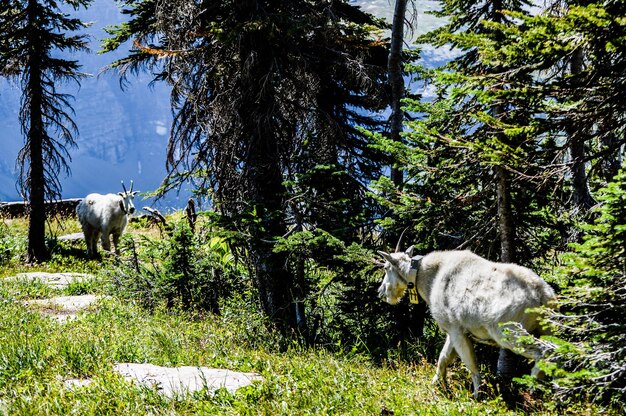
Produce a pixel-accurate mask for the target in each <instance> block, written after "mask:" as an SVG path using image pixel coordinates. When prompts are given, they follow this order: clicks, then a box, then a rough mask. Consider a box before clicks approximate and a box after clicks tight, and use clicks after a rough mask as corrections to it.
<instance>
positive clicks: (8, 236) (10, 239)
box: [0, 224, 28, 266]
mask: <svg viewBox="0 0 626 416" xmlns="http://www.w3.org/2000/svg"><path fill="white" fill-rule="evenodd" d="M27 242H28V241H27V239H26V237H25V236H23V235H20V234H16V233H14V232H11V230H9V227H8V226H7V225H6V224H0V266H5V265H7V264H8V263H10V262H11V261H17V260H19V258H20V257H21V256H22V255H23V254H25V253H26V246H27Z"/></svg>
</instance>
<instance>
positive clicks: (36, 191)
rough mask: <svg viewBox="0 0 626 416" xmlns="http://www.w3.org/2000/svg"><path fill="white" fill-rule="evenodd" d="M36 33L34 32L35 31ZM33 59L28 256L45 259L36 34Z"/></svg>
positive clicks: (32, 7)
mask: <svg viewBox="0 0 626 416" xmlns="http://www.w3.org/2000/svg"><path fill="white" fill-rule="evenodd" d="M35 3H36V2H33V1H30V2H29V6H28V13H29V18H30V22H31V24H32V25H33V26H34V25H36V24H37V23H36V19H35V7H36V6H37V5H36V4H35ZM31 35H32V33H31ZM29 44H30V50H29V58H28V59H29V62H28V85H27V88H28V91H26V92H25V93H24V94H26V95H28V96H29V98H30V102H29V103H28V106H29V108H28V109H27V111H28V112H29V126H28V132H27V133H26V145H25V147H24V150H26V152H25V153H23V157H25V158H27V160H28V173H27V175H28V178H27V179H26V188H27V189H28V194H29V202H30V204H29V205H30V216H29V226H28V260H29V261H37V262H41V261H45V260H47V259H48V250H47V248H46V210H45V176H44V162H43V140H44V136H45V134H46V132H45V129H44V124H43V115H42V113H43V102H42V95H41V94H42V91H41V89H42V73H41V63H40V55H41V54H43V53H44V52H43V51H41V50H40V45H39V40H38V39H37V38H35V37H33V36H31V37H30V38H29Z"/></svg>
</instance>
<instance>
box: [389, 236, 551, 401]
mask: <svg viewBox="0 0 626 416" xmlns="http://www.w3.org/2000/svg"><path fill="white" fill-rule="evenodd" d="M412 253H413V248H412V247H411V248H410V249H409V250H408V251H407V252H405V253H402V252H400V253H391V254H389V253H385V252H382V251H379V254H380V255H381V256H382V257H383V258H384V259H385V260H386V262H385V265H384V267H385V278H384V279H383V282H382V284H381V285H380V288H379V289H378V292H379V295H380V296H381V298H383V299H384V300H385V301H386V302H388V303H390V304H392V305H393V304H396V303H398V302H399V301H400V299H401V298H402V296H403V295H404V293H405V291H406V288H407V277H408V276H409V271H410V268H411V256H412ZM416 287H417V291H418V292H419V294H420V296H421V297H422V298H423V299H424V300H425V301H426V303H427V304H428V305H429V307H430V311H431V314H432V316H433V318H434V319H435V321H436V322H437V324H438V325H439V326H440V327H441V329H442V330H443V331H445V332H446V334H447V337H446V341H445V344H444V346H443V349H442V350H441V353H440V355H439V360H438V362H437V371H436V374H435V377H434V378H433V382H437V381H439V380H441V381H442V382H443V383H445V377H446V368H447V366H448V365H449V364H450V362H451V361H452V360H453V359H454V358H455V357H456V356H457V355H458V356H459V357H460V358H461V360H462V361H463V363H464V364H465V365H466V366H467V368H468V369H469V371H470V373H471V374H472V381H473V385H474V396H475V397H477V396H478V391H479V387H480V382H481V379H480V374H479V372H478V365H477V364H476V358H475V355H474V348H473V345H472V343H471V340H470V336H471V337H472V338H474V339H476V340H478V341H481V342H485V343H491V344H493V343H495V344H497V345H499V346H501V347H503V348H507V349H509V350H511V351H513V352H515V353H517V354H520V355H522V356H524V357H526V358H528V359H530V360H533V361H535V362H536V361H538V360H539V359H540V358H541V357H542V355H543V353H544V351H545V348H544V347H543V344H541V343H539V342H533V341H532V338H526V337H524V338H523V339H522V338H520V337H522V336H528V335H529V333H540V332H541V328H540V327H539V323H538V316H537V313H535V312H532V311H528V309H529V308H536V307H539V306H543V305H546V304H548V303H549V302H550V301H551V300H552V299H554V290H552V288H551V287H550V286H549V285H548V284H547V283H546V282H545V281H544V280H543V279H541V278H540V277H539V276H537V275H536V274H535V273H534V272H533V271H532V270H530V269H528V268H526V267H522V266H518V265H516V264H504V263H494V262H491V261H489V260H486V259H484V258H482V257H480V256H478V255H476V254H474V253H472V252H470V251H436V252H432V253H430V254H428V255H426V256H424V257H423V258H422V259H421V261H420V262H419V266H418V270H417V279H416ZM538 372H539V369H538V368H537V367H535V368H534V369H533V374H534V375H537V373H538Z"/></svg>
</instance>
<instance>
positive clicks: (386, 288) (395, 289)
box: [378, 282, 406, 305]
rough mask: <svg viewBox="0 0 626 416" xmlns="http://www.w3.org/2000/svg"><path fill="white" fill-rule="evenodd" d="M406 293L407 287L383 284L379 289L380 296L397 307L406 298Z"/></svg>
mask: <svg viewBox="0 0 626 416" xmlns="http://www.w3.org/2000/svg"><path fill="white" fill-rule="evenodd" d="M405 291H406V286H403V285H397V284H396V285H392V284H390V283H388V282H383V283H382V284H381V285H380V287H379V288H378V296H380V298H381V299H382V300H384V301H385V302H387V303H388V304H390V305H397V304H398V303H399V302H400V300H401V299H402V297H403V296H404V292H405Z"/></svg>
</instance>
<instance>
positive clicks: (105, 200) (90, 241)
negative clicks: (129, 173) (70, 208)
mask: <svg viewBox="0 0 626 416" xmlns="http://www.w3.org/2000/svg"><path fill="white" fill-rule="evenodd" d="M122 188H124V192H119V193H117V194H106V195H101V194H89V195H87V196H86V197H85V198H84V199H83V200H82V201H81V202H80V203H79V204H78V206H77V207H76V214H77V216H78V221H79V222H80V225H81V227H82V229H83V234H84V235H85V243H87V257H89V258H95V257H96V256H97V254H98V237H100V236H101V240H102V248H103V249H104V250H106V251H111V240H110V238H109V236H112V237H113V246H114V247H115V254H119V248H118V243H119V239H120V236H121V235H122V233H123V232H124V229H125V228H126V224H127V223H128V216H129V215H131V214H133V213H134V212H135V205H134V204H133V198H134V197H135V195H136V194H137V191H135V192H133V181H130V191H127V190H126V187H125V186H124V182H122Z"/></svg>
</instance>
